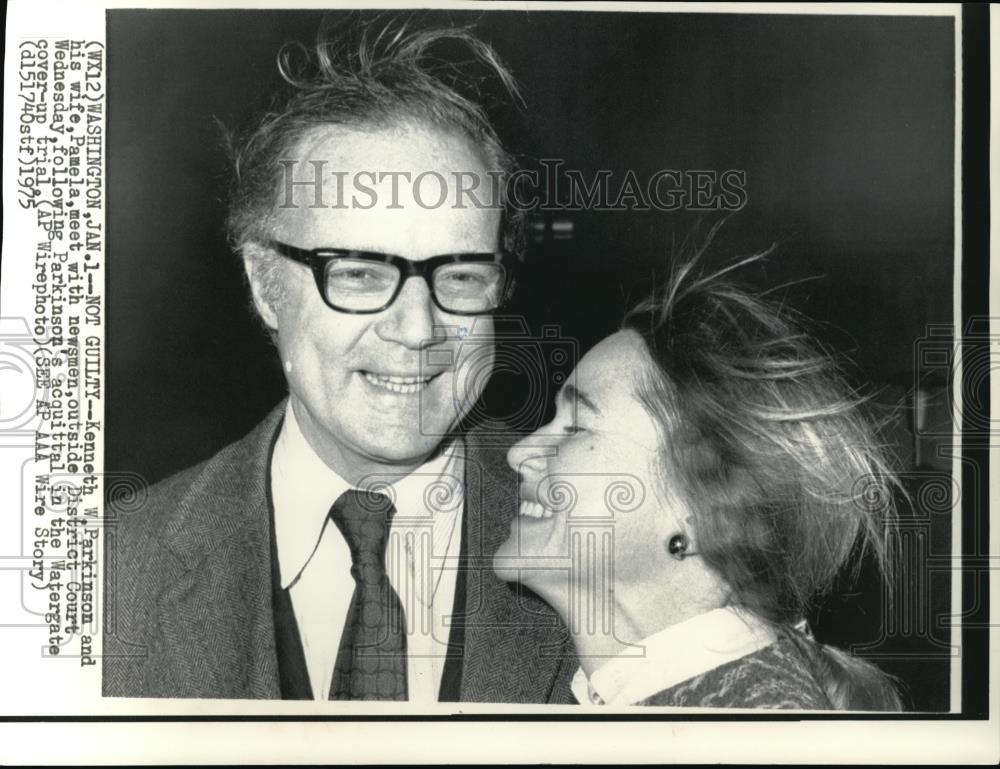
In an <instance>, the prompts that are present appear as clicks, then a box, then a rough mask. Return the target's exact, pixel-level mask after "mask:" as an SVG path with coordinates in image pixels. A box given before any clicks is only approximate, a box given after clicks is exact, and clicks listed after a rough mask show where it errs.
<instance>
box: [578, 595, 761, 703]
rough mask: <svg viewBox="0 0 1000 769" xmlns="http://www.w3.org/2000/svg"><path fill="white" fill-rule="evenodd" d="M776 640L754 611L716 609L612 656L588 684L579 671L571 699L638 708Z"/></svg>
mask: <svg viewBox="0 0 1000 769" xmlns="http://www.w3.org/2000/svg"><path fill="white" fill-rule="evenodd" d="M775 640H776V636H775V634H774V631H773V630H772V629H771V628H770V627H769V626H768V625H767V623H765V622H764V621H763V620H761V619H760V618H759V617H757V616H756V615H754V614H752V613H751V612H748V611H744V610H741V609H739V608H737V607H735V606H726V607H724V608H722V609H714V610H712V611H709V612H706V613H704V614H699V615H697V616H694V617H691V618H689V619H687V620H684V621H683V622H678V623H677V624H676V625H671V626H670V627H668V628H666V629H665V630H661V631H660V632H658V633H654V634H653V635H651V636H649V637H648V638H646V639H645V640H643V641H642V642H641V643H639V644H638V647H630V648H629V649H626V650H624V651H623V652H622V653H621V654H619V655H618V656H616V657H612V658H611V659H610V660H608V661H607V662H605V663H604V664H603V665H601V666H600V667H599V668H597V669H596V670H595V671H594V672H593V673H592V674H591V675H590V678H589V679H588V677H587V674H586V673H584V671H583V668H579V669H577V671H576V675H575V676H574V677H573V683H572V689H573V696H574V697H576V700H577V702H579V703H581V704H584V705H634V704H636V703H637V702H641V701H642V700H644V699H646V698H647V697H651V696H652V695H654V694H656V693H658V692H662V691H663V690H665V689H669V688H670V687H671V686H675V685H676V684H679V683H681V682H683V681H687V680H688V679H689V678H694V677H695V676H697V675H701V674H702V673H705V672H707V671H709V670H712V669H713V668H717V667H719V666H720V665H725V664H727V663H729V662H733V661H734V660H738V659H740V658H741V657H745V656H747V655H748V654H753V653H754V652H756V651H760V650H761V649H763V648H764V647H765V646H768V645H770V644H772V643H774V641H775ZM639 649H644V650H645V652H644V653H643V652H642V651H639Z"/></svg>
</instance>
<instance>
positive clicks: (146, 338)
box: [106, 10, 955, 710]
mask: <svg viewBox="0 0 1000 769" xmlns="http://www.w3.org/2000/svg"><path fill="white" fill-rule="evenodd" d="M414 15H415V16H416V18H417V19H418V20H421V19H428V20H433V21H453V22H457V23H469V22H474V23H476V25H477V29H478V33H479V34H480V35H481V36H482V37H483V38H485V39H487V40H488V41H490V42H492V43H493V45H494V46H495V47H496V49H497V51H498V52H499V54H500V56H501V58H502V59H503V60H504V61H505V62H506V63H507V64H508V65H509V66H510V67H511V69H512V70H513V72H514V74H515V76H516V77H517V78H518V80H519V81H520V83H521V85H522V88H523V94H524V97H525V100H526V102H527V107H526V110H525V111H524V112H523V113H518V112H517V111H515V110H506V111H504V110H501V111H498V112H497V113H496V114H495V115H494V119H495V120H496V122H497V124H498V126H499V128H500V130H501V133H502V134H503V135H504V138H505V139H506V140H507V141H508V143H509V145H510V148H511V149H512V150H514V151H515V152H517V153H518V154H519V155H520V156H521V158H522V160H523V161H524V162H525V164H526V165H529V166H531V165H532V164H534V163H536V162H537V161H538V159H540V158H560V159H562V160H564V162H565V166H566V167H567V168H574V169H579V170H581V171H582V172H583V173H584V176H585V177H587V178H589V177H591V176H592V175H593V173H594V172H595V171H596V170H597V169H599V168H603V169H610V170H611V171H612V172H613V177H614V178H615V179H621V178H622V176H623V175H624V173H625V171H626V170H628V169H633V170H634V171H635V172H636V174H637V175H638V177H639V178H640V179H643V180H644V179H646V178H648V177H649V176H650V175H651V174H652V173H654V172H655V171H657V170H659V169H663V168H670V169H678V170H694V169H709V170H717V171H723V170H726V169H739V170H743V171H745V172H746V178H747V185H746V189H747V193H748V203H747V206H746V207H745V208H744V209H743V210H742V211H741V212H740V213H739V214H737V215H736V216H734V217H732V218H731V219H730V221H729V222H728V223H727V224H726V226H725V227H724V229H723V230H722V234H721V236H720V238H719V240H718V241H717V243H716V248H715V249H714V250H713V252H712V254H713V257H712V258H718V259H720V260H724V259H728V258H731V257H734V256H737V255H741V254H748V253H752V252H754V251H757V250H761V249H764V248H766V247H768V246H770V245H771V244H772V243H774V242H778V243H779V248H778V249H777V251H776V252H775V254H774V255H773V256H772V257H771V258H770V259H768V261H767V262H766V264H765V265H763V266H758V267H755V268H753V269H751V270H748V271H747V272H746V274H745V278H746V279H747V280H750V281H752V282H758V283H759V284H760V285H762V286H775V285H778V284H783V283H785V282H788V281H801V280H803V279H806V278H815V279H813V280H808V281H807V282H802V283H798V284H796V285H793V286H792V287H790V288H789V289H787V290H786V291H785V295H786V296H787V299H788V302H789V303H790V304H792V305H793V306H795V307H797V308H798V309H800V310H802V311H804V312H806V313H807V314H808V315H810V316H811V317H812V318H814V319H815V320H816V321H817V323H818V325H817V328H816V332H817V333H818V334H819V336H820V337H821V338H822V340H823V341H824V342H826V343H827V344H828V345H830V346H831V347H833V348H834V349H836V350H837V351H839V352H841V353H843V354H844V355H846V356H847V357H848V359H849V364H848V365H849V373H850V375H851V376H852V378H854V379H855V381H856V382H857V383H859V385H863V386H864V387H865V388H866V390H867V391H870V392H875V393H876V394H877V401H878V402H879V403H882V404H885V405H887V406H898V407H899V408H898V409H897V414H898V418H897V420H896V422H895V423H894V424H895V429H894V432H893V433H892V436H893V437H892V440H893V442H894V444H895V448H896V450H897V452H898V453H899V454H900V455H901V458H902V461H903V463H904V465H905V467H906V468H907V474H906V477H907V479H908V481H909V482H911V486H912V487H913V489H914V491H915V492H916V493H915V498H921V499H922V495H921V494H920V493H919V492H920V484H922V483H925V481H926V479H927V478H929V477H937V479H938V480H939V481H940V480H941V477H942V473H947V472H948V467H947V464H945V463H942V462H940V461H935V460H934V459H933V453H932V449H933V448H934V446H933V445H932V442H930V443H929V442H928V441H927V440H926V439H924V438H922V437H920V436H915V435H914V430H913V426H914V419H916V418H917V417H916V415H915V413H914V411H913V409H912V405H913V398H912V395H913V392H914V384H915V382H919V385H920V390H921V394H922V398H923V400H922V402H924V401H926V402H928V403H930V404H931V408H930V409H929V410H926V411H921V414H920V417H919V418H920V420H921V422H922V424H923V425H924V429H923V430H922V431H921V434H926V433H927V432H928V431H927V429H926V425H927V424H931V425H936V426H937V428H938V429H939V430H940V431H941V432H949V431H950V428H949V426H948V424H947V421H946V420H947V417H946V409H944V408H943V401H942V400H941V387H940V386H939V385H940V383H941V382H942V381H943V377H942V376H941V375H942V373H943V372H942V371H940V370H935V368H934V366H933V365H932V366H930V367H927V366H926V365H923V366H921V365H919V359H920V355H919V354H918V353H919V351H920V349H922V347H923V346H926V344H927V342H926V337H927V333H928V326H929V324H941V325H942V326H943V327H944V328H945V334H947V333H948V332H947V327H948V326H949V325H950V324H951V321H952V313H953V307H952V291H953V227H954V221H953V196H954V187H953V167H954V162H955V156H954V147H955V143H954V125H955V112H954V98H955V94H954V57H955V51H954V28H953V22H952V20H951V19H941V18H906V17H884V18H879V17H870V16H867V17H831V16H780V15H778V16H775V15H768V16H763V15H762V16H749V15H721V14H718V15H717V14H711V15H709V14H653V13H568V12H531V13H520V12H488V13H458V12H449V13H443V12H425V13H418V14H414ZM332 16H333V18H334V20H336V19H337V18H339V17H338V15H337V14H332ZM320 18H321V14H319V13H318V12H304V11H242V10H241V11H177V10H122V11H111V12H109V13H108V59H109V67H108V89H109V100H108V104H109V114H108V116H109V127H108V229H109V236H108V270H107V292H108V302H107V311H108V357H107V392H108V399H107V411H106V419H107V433H106V436H107V438H106V441H107V442H106V469H107V470H108V471H109V472H115V471H128V472H134V473H138V474H140V475H141V476H143V477H144V478H145V479H147V480H148V481H149V482H155V481H157V480H160V479H161V478H164V477H166V476H167V475H170V474H171V473H173V472H176V471H177V470H180V469H182V468H184V467H186V466H189V465H191V464H194V463H195V462H198V461H200V460H203V459H206V458H208V457H209V456H211V455H212V454H214V453H215V452H216V451H218V449H220V448H221V447H222V446H224V445H225V444H227V443H229V442H231V441H232V440H235V439H237V438H239V437H240V436H241V435H243V433H245V432H246V431H247V430H248V429H249V428H250V427H252V426H253V425H254V424H256V422H258V421H259V419H260V418H261V417H262V416H263V415H264V414H265V413H266V412H267V411H268V410H270V408H271V407H273V405H274V404H275V403H276V402H277V401H278V400H279V399H280V398H281V397H283V395H284V393H285V389H284V380H283V377H282V374H281V371H280V369H279V367H278V365H277V363H276V359H275V356H274V355H273V352H272V350H271V347H270V344H269V342H268V340H267V338H266V336H265V335H264V334H263V333H262V332H261V330H260V328H259V326H258V324H257V321H256V320H255V319H254V317H253V316H252V313H251V312H250V311H249V305H248V301H247V295H246V292H245V288H244V282H243V277H242V269H241V266H240V264H239V260H238V258H237V257H236V256H235V255H233V254H232V253H231V251H230V250H229V248H228V246H227V245H226V241H225V236H224V233H223V227H222V224H223V218H224V215H225V206H224V201H223V198H224V189H225V182H226V162H225V153H224V151H223V149H222V145H221V140H220V137H221V132H220V130H219V127H218V126H219V123H221V124H223V125H226V126H229V127H239V126H242V125H245V124H246V122H247V121H248V120H249V119H251V118H252V115H253V113H254V112H255V111H256V110H257V109H259V108H261V107H263V106H265V105H266V104H267V103H268V102H267V97H268V95H269V94H271V93H273V92H275V91H280V90H281V89H282V86H283V83H282V81H281V80H280V78H279V76H278V74H277V69H276V67H275V54H276V52H277V50H278V48H279V47H280V45H281V44H282V43H284V42H286V41H290V40H299V41H302V42H304V43H307V44H308V43H309V42H311V41H312V40H313V39H314V37H315V34H316V29H317V26H318V23H319V20H320ZM552 218H553V217H551V216H550V217H548V219H547V220H545V219H543V220H542V221H541V224H542V225H551V224H552ZM556 218H558V219H559V220H562V221H567V222H570V223H571V224H572V238H571V239H568V240H554V239H552V238H551V237H549V236H546V235H540V236H538V237H536V238H535V239H534V240H533V241H532V244H531V247H530V249H529V253H528V259H527V264H526V269H525V274H524V275H523V276H522V279H521V282H520V289H519V293H518V295H517V298H516V301H515V306H514V307H512V308H511V311H512V312H513V313H517V314H520V315H523V316H524V317H525V318H526V319H527V321H528V323H529V326H530V328H531V330H532V331H533V332H534V333H536V334H540V333H541V329H542V327H543V326H547V325H558V327H559V339H560V343H566V342H567V340H569V341H570V343H573V344H575V345H576V347H577V349H578V351H579V353H580V354H582V352H584V351H585V350H586V348H587V347H588V346H589V345H590V344H592V343H593V342H594V341H596V340H597V339H599V338H601V337H602V336H604V335H606V334H607V333H610V332H611V331H613V330H614V328H615V325H616V323H617V322H618V320H619V319H620V317H621V314H622V312H623V311H624V309H625V308H626V306H627V303H628V301H629V300H634V299H635V298H638V297H639V296H640V295H641V293H642V292H643V291H644V288H645V287H648V282H649V280H650V277H651V276H652V275H655V274H656V273H657V272H661V271H662V270H663V268H664V266H665V265H666V263H667V260H668V258H669V255H670V252H671V247H672V245H671V244H672V243H676V242H679V241H680V240H682V239H683V238H684V237H685V235H686V234H687V233H689V232H690V231H691V228H692V227H694V226H700V227H701V228H702V230H704V229H705V228H706V226H707V225H708V224H710V223H711V217H706V216H705V215H702V214H697V215H696V214H693V213H691V212H685V211H681V212H660V211H656V210H653V211H630V212H574V213H567V214H559V215H558V216H557V217H556ZM921 340H925V341H923V342H922V341H921ZM942 341H943V342H944V344H947V338H946V337H939V338H936V339H935V340H934V342H933V343H935V344H940V343H941V342H942ZM549 346H550V347H554V345H549ZM544 349H548V348H547V347H546V348H544ZM507 360H513V361H514V362H513V363H512V364H511V365H508V366H506V367H505V368H503V370H500V371H499V372H498V374H497V376H496V377H495V378H494V381H493V383H492V384H491V386H490V389H489V390H488V392H487V394H486V398H485V401H484V404H485V405H484V408H486V409H487V410H489V411H490V412H491V413H493V414H494V415H496V416H500V417H505V416H507V417H509V416H510V415H511V414H513V413H514V412H515V411H518V409H519V408H520V406H519V405H518V404H523V392H524V388H525V383H524V381H523V380H524V372H523V371H519V370H518V366H517V365H516V356H514V358H507ZM553 392H554V388H553V389H552V390H550V391H548V395H546V396H545V397H544V400H545V401H546V403H545V404H539V405H538V408H537V409H536V411H535V412H533V413H532V414H531V415H529V418H528V420H527V422H523V417H524V412H523V410H520V411H519V412H518V413H519V415H520V417H521V418H522V422H523V426H525V427H530V426H531V424H530V422H531V421H532V420H534V421H536V422H537V421H538V420H541V419H544V418H545V416H546V414H545V410H546V408H547V407H548V403H547V401H549V400H550V396H551V394H552V393H553ZM935 403H936V404H938V406H939V407H938V408H935V407H934V404H935ZM935 474H936V476H935ZM946 482H947V478H946ZM923 496H926V495H923ZM949 505H950V501H946V503H944V504H943V505H937V506H935V505H930V506H928V505H924V506H923V507H921V506H920V505H919V504H918V505H917V508H916V509H914V510H911V512H910V513H909V515H910V518H909V519H907V520H904V529H906V526H907V525H909V526H910V529H911V530H912V532H915V533H914V534H913V541H914V542H916V541H917V540H918V539H919V540H920V544H919V546H918V550H919V553H918V554H917V555H913V554H912V553H911V556H912V557H915V558H917V559H918V560H917V561H916V562H915V563H916V565H914V562H911V563H910V564H909V566H908V567H907V568H908V569H909V570H910V571H909V572H907V573H906V574H903V575H902V577H903V578H902V580H901V582H902V583H903V584H916V583H917V582H919V583H920V585H921V586H922V587H921V593H920V596H919V597H918V599H917V600H916V601H913V600H911V598H910V597H906V598H904V599H903V601H902V604H901V605H900V604H898V603H897V604H896V608H893V609H891V610H890V611H893V612H896V614H895V615H893V617H894V619H893V620H892V621H890V622H886V620H885V619H884V611H885V609H884V606H885V601H884V599H883V597H882V596H881V594H880V592H879V591H878V590H877V589H874V588H873V587H872V585H874V584H875V580H873V579H872V577H871V575H870V574H867V573H866V574H863V575H862V578H861V580H860V581H858V582H856V583H855V582H848V581H846V580H845V582H844V584H843V585H842V586H841V588H840V589H839V590H838V591H837V592H835V594H834V595H832V596H830V597H828V598H827V599H826V600H825V601H824V602H822V603H821V604H820V605H818V606H817V610H816V613H815V616H814V617H813V620H814V622H815V624H816V626H817V635H819V636H820V637H821V639H823V640H827V641H830V642H836V643H841V644H852V643H853V644H859V643H860V644H862V645H864V646H866V647H867V649H868V652H869V653H870V654H871V655H872V656H873V658H875V659H876V661H878V662H879V663H880V664H882V665H883V667H885V668H886V669H887V670H889V671H890V672H893V673H895V674H897V675H899V676H900V677H901V679H902V680H903V682H904V683H905V685H906V689H907V691H908V697H909V700H910V704H911V705H912V706H913V707H916V708H919V709H934V710H940V709H946V708H947V682H948V678H947V671H948V663H949V657H948V650H947V649H946V648H944V647H943V646H942V643H943V640H946V639H947V630H946V629H945V628H944V627H943V625H942V624H941V621H940V620H941V615H942V614H943V613H945V612H946V611H947V607H948V600H949V598H948V584H947V579H946V575H943V576H942V577H941V579H940V580H938V581H937V582H935V580H934V579H932V577H933V576H934V575H933V574H931V573H929V572H927V571H926V570H925V569H924V565H925V561H926V558H927V557H928V555H933V554H946V553H948V552H950V540H949V538H948V532H949V527H950V518H949V516H948V515H947V514H946V512H947V510H948V508H949ZM918 535H920V536H918ZM920 558H923V559H924V561H921V560H920ZM918 570H919V572H920V573H919V574H917V573H916V572H917V571H918ZM887 628H888V629H887ZM883 632H888V633H889V637H888V638H883V637H881V633H883Z"/></svg>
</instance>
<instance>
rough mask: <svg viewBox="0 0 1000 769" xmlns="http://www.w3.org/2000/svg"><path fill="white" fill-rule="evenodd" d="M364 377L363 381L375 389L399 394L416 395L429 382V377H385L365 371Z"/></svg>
mask: <svg viewBox="0 0 1000 769" xmlns="http://www.w3.org/2000/svg"><path fill="white" fill-rule="evenodd" d="M364 375H365V379H367V380H368V381H369V382H371V383H372V384H373V385H375V386H376V387H382V388H384V389H386V390H391V391H392V392H394V393H401V394H407V393H418V392H420V391H421V390H423V389H424V388H425V387H427V383H428V382H430V381H431V377H429V376H387V375H385V374H372V373H371V372H369V371H365V372H364Z"/></svg>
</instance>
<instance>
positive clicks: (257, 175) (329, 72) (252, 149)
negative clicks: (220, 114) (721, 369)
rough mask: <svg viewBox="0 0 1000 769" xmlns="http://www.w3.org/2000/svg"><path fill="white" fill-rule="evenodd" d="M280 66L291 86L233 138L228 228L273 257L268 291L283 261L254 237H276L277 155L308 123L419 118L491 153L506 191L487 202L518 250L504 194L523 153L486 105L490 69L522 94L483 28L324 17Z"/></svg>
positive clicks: (265, 273) (268, 263) (506, 240)
mask: <svg viewBox="0 0 1000 769" xmlns="http://www.w3.org/2000/svg"><path fill="white" fill-rule="evenodd" d="M296 54H299V56H298V57H297V56H296ZM469 54H471V60H470V59H469ZM297 58H298V59H300V60H299V61H298V62H296V59H297ZM463 58H464V60H463V61H461V63H457V62H458V61H459V60H460V59H463ZM278 68H279V71H280V73H281V76H282V78H283V79H284V80H285V81H286V82H287V83H288V84H289V86H291V89H292V91H291V94H290V95H289V96H288V98H287V99H286V100H285V101H284V103H283V104H281V106H280V107H278V108H274V109H271V110H269V111H267V112H266V114H264V115H263V116H262V117H261V118H260V119H258V120H256V121H255V122H254V124H253V127H252V128H251V129H250V130H249V131H247V132H245V133H243V134H239V135H231V136H230V137H229V138H228V144H229V154H230V162H231V165H232V183H231V187H230V192H229V215H228V219H227V222H226V225H227V231H228V236H229V240H230V243H231V245H232V246H233V247H234V248H236V249H238V250H240V251H241V252H242V253H243V256H244V258H245V259H247V258H255V259H262V260H264V261H265V263H264V264H261V265H260V266H261V268H262V271H261V279H262V283H263V285H264V287H265V293H266V294H268V295H270V296H271V297H272V298H273V297H274V296H276V292H279V289H280V287H279V286H278V282H277V277H276V265H277V263H278V261H279V260H278V258H277V257H275V256H273V255H272V254H270V253H269V252H267V251H266V250H261V249H248V248H247V246H248V245H250V244H254V243H266V241H267V239H268V237H269V236H270V228H271V225H272V220H273V215H274V213H275V209H276V206H277V205H278V203H279V195H280V194H281V193H282V191H283V187H284V185H283V178H282V170H283V169H282V166H281V165H280V163H279V161H280V160H282V159H287V158H289V157H290V156H291V153H292V151H293V150H294V148H295V147H296V144H297V143H298V142H299V140H301V139H302V137H303V136H305V135H306V134H307V133H308V132H309V131H311V130H313V129H316V128H321V127H324V126H343V127H347V128H358V127H375V128H380V127H390V126H399V125H404V124H406V123H417V124H422V125H426V126H430V127H433V128H437V129H440V130H442V131H446V132H453V133H455V134H457V135H458V136H460V137H463V138H465V139H467V140H468V141H469V142H470V143H471V144H472V145H473V146H474V147H475V148H476V149H478V150H479V151H480V152H481V153H482V154H483V159H484V161H485V163H486V164H487V168H488V170H489V171H491V172H492V173H496V174H498V177H497V178H498V182H499V184H498V185H496V186H497V187H498V192H499V195H500V199H499V200H496V201H489V204H490V205H497V206H503V208H504V217H503V231H502V233H501V240H502V245H503V247H504V248H505V249H506V250H508V251H511V252H514V253H519V252H520V250H521V249H522V246H523V220H522V216H521V215H520V213H519V212H518V211H517V210H516V209H515V207H513V206H511V205H510V204H509V201H508V200H507V198H506V188H507V183H506V182H507V178H508V177H509V175H510V174H511V173H512V172H513V171H514V170H515V162H514V159H513V158H512V156H511V155H509V154H508V153H507V151H506V150H505V149H504V147H503V145H502V143H501V141H500V138H499V137H498V135H497V132H496V130H495V129H494V127H493V125H492V123H491V121H490V119H489V117H488V116H487V114H486V106H487V105H486V104H484V102H485V101H486V96H485V94H484V89H483V85H484V83H485V82H486V81H487V80H488V79H489V78H490V77H491V76H492V77H493V78H494V79H495V80H497V81H499V83H500V85H501V86H502V89H503V91H504V93H505V94H506V95H507V96H509V97H512V98H513V99H515V100H519V99H520V95H519V93H518V90H517V85H516V83H515V81H514V79H513V76H512V75H511V73H510V72H509V71H508V69H507V68H506V67H505V66H504V64H503V63H502V62H501V61H500V60H499V58H498V57H497V55H496V53H495V51H494V50H493V48H492V47H491V46H490V45H489V44H487V43H486V42H484V41H482V40H480V39H479V38H477V37H475V36H474V35H473V34H472V31H471V28H470V27H448V28H421V29H414V28H411V25H410V23H409V22H408V21H405V20H404V21H400V20H397V19H391V20H389V21H384V20H380V19H378V18H376V19H375V20H374V21H369V22H367V23H365V22H361V21H358V20H357V19H353V20H352V21H350V22H349V23H348V24H346V25H345V26H344V28H343V29H341V30H340V31H339V32H338V34H336V35H334V34H332V33H331V30H330V29H329V27H328V25H327V24H325V23H324V25H323V26H321V28H320V31H319V34H318V35H317V41H316V43H315V45H314V46H313V47H312V49H306V48H305V47H303V46H302V45H299V44H290V45H286V46H284V47H283V48H282V49H281V51H280V52H279V54H278ZM250 251H254V252H255V253H250Z"/></svg>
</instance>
